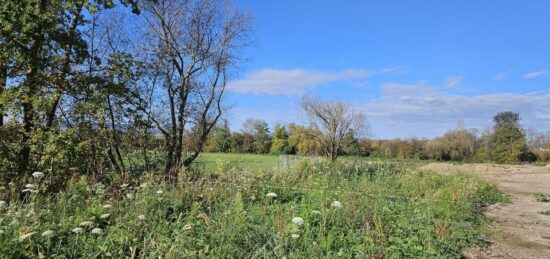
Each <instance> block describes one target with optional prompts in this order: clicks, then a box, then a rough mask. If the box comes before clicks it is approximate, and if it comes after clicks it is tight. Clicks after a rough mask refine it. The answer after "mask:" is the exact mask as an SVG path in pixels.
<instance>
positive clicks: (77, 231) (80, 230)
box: [71, 228, 84, 234]
mask: <svg viewBox="0 0 550 259" xmlns="http://www.w3.org/2000/svg"><path fill="white" fill-rule="evenodd" d="M71 231H72V232H73V233H75V234H82V233H84V229H82V228H73V229H72V230H71Z"/></svg>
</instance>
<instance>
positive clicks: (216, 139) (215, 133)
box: [206, 120, 232, 152]
mask: <svg viewBox="0 0 550 259" xmlns="http://www.w3.org/2000/svg"><path fill="white" fill-rule="evenodd" d="M231 147H232V139H231V131H230V130H229V123H228V122H227V120H225V121H224V123H223V126H221V127H215V128H214V129H213V130H212V132H211V133H210V135H209V138H208V142H207V144H206V148H207V151H209V152H229V150H230V149H231Z"/></svg>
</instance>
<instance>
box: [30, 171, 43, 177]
mask: <svg viewBox="0 0 550 259" xmlns="http://www.w3.org/2000/svg"><path fill="white" fill-rule="evenodd" d="M32 177H34V178H42V177H44V173H42V172H34V173H32Z"/></svg>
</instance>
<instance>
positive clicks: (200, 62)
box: [138, 0, 250, 178]
mask: <svg viewBox="0 0 550 259" xmlns="http://www.w3.org/2000/svg"><path fill="white" fill-rule="evenodd" d="M141 9H142V10H143V14H144V20H145V24H144V27H145V28H146V32H145V35H146V38H147V40H146V41H145V42H146V44H144V45H142V46H140V48H141V49H142V50H143V53H145V55H143V57H142V62H144V63H145V64H147V66H148V68H149V75H150V76H149V77H148V78H146V79H145V80H144V84H143V85H144V87H143V88H142V89H141V92H142V94H141V99H140V102H139V103H140V104H139V105H138V108H139V109H140V110H141V111H142V112H143V113H144V114H146V116H147V118H149V119H150V120H151V121H152V122H153V124H154V125H155V126H156V128H157V129H158V130H159V131H160V132H161V134H162V135H163V136H164V139H165V147H166V154H167V157H166V165H165V171H166V172H168V175H169V177H171V178H174V177H175V176H176V172H177V170H178V169H179V168H180V167H182V166H183V167H187V166H189V165H190V164H191V162H193V160H194V159H195V158H196V157H197V156H198V155H199V154H200V152H202V150H203V147H204V145H205V143H206V141H207V137H208V134H209V133H210V132H211V130H212V129H213V128H214V126H215V125H216V124H217V122H218V120H219V118H220V117H221V116H222V114H223V112H224V110H225V107H224V105H223V97H224V93H225V90H226V86H227V82H228V79H229V76H230V75H231V72H232V71H233V69H234V68H235V67H236V65H237V63H238V61H239V57H240V55H239V51H241V50H242V49H243V48H244V47H245V46H246V43H247V38H248V37H247V35H248V32H249V24H250V19H249V17H248V16H246V15H244V14H243V13H241V12H240V11H238V10H236V9H235V8H233V6H232V5H230V4H229V3H228V2H223V1H217V0H197V1H187V0H157V1H144V2H143V4H142V5H141ZM151 96H154V97H155V98H149V97H151ZM166 110H168V111H166ZM186 135H190V136H191V137H192V138H193V141H192V143H193V146H191V147H190V148H191V149H190V150H187V151H188V152H186V153H185V157H184V156H183V155H184V152H183V151H184V150H183V148H184V145H183V141H184V138H185V137H186Z"/></svg>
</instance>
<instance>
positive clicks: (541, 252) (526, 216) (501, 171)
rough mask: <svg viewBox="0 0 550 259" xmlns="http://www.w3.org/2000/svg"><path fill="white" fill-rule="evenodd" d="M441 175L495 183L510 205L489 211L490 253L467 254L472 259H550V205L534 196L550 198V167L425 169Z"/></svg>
mask: <svg viewBox="0 0 550 259" xmlns="http://www.w3.org/2000/svg"><path fill="white" fill-rule="evenodd" d="M423 169H429V170H433V171H438V172H441V173H446V174H447V173H473V174H476V175H479V176H480V177H482V178H484V179H487V180H489V181H491V182H494V183H496V184H497V185H498V186H499V189H500V190H501V191H502V192H504V193H506V194H508V195H509V196H510V198H511V199H512V203H511V204H505V205H502V204H497V205H493V206H491V207H489V208H487V210H486V212H485V215H486V216H487V218H488V219H489V220H490V224H491V229H492V230H491V232H492V233H491V234H490V235H489V236H488V237H487V243H488V244H489V246H488V248H487V249H475V250H472V251H467V252H465V255H466V256H468V257H471V258H550V215H544V214H542V212H546V211H548V213H549V214H550V202H539V201H537V200H536V199H535V197H534V196H533V193H537V192H542V193H548V194H550V165H547V166H533V165H494V164H461V165H459V164H451V163H432V164H428V165H426V166H424V167H423Z"/></svg>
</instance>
